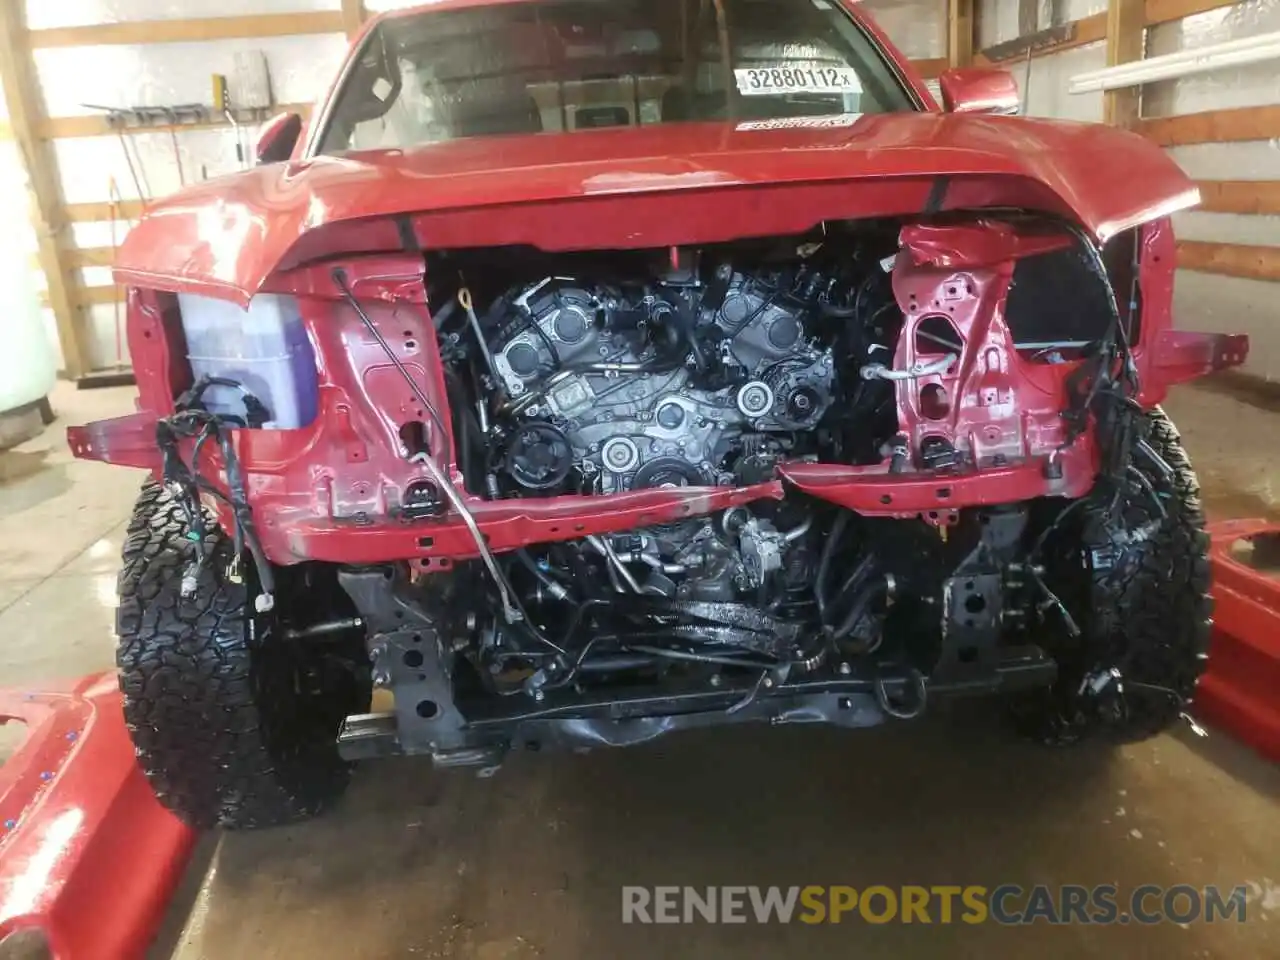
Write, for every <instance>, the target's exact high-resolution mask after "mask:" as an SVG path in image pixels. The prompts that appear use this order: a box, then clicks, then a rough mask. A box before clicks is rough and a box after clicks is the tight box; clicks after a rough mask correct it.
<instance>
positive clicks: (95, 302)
mask: <svg viewBox="0 0 1280 960" xmlns="http://www.w3.org/2000/svg"><path fill="white" fill-rule="evenodd" d="M75 300H76V304H77V305H78V306H80V307H97V306H104V305H106V304H111V303H124V302H125V300H126V296H125V288H124V287H77V288H76V290H75ZM40 306H42V307H48V306H49V296H48V294H47V293H42V294H40Z"/></svg>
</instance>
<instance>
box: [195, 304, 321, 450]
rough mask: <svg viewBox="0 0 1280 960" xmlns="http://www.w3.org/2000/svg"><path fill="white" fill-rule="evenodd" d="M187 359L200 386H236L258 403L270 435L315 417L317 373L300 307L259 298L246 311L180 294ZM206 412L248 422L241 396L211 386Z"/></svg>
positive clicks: (206, 402)
mask: <svg viewBox="0 0 1280 960" xmlns="http://www.w3.org/2000/svg"><path fill="white" fill-rule="evenodd" d="M178 306H179V308H180V309H181V311H182V329H183V331H184V332H185V333H186V335H187V359H188V360H190V361H191V370H192V373H194V374H195V378H196V379H197V380H198V379H200V378H201V377H203V376H210V377H219V378H223V379H227V380H234V381H236V382H237V383H238V384H240V385H241V386H242V387H243V388H244V390H246V391H248V392H249V393H251V394H253V395H254V396H255V397H257V398H258V400H260V401H261V402H262V404H263V405H264V406H265V407H266V408H267V412H268V413H269V414H270V419H269V420H268V421H267V423H266V424H265V429H268V430H293V429H296V428H298V427H305V426H306V425H307V424H309V423H310V422H311V421H312V420H314V419H315V416H316V410H317V405H318V386H317V383H318V375H317V372H316V358H315V352H314V351H313V350H312V349H311V341H310V340H308V339H307V331H306V327H305V326H304V325H303V323H302V314H301V313H300V311H299V309H298V301H297V300H295V299H294V298H293V297H285V296H279V295H276V294H260V295H259V296H256V297H254V298H253V300H252V302H251V303H250V304H249V309H248V310H241V309H240V308H239V307H238V306H237V305H236V304H234V303H229V302H228V301H226V300H215V299H213V298H211V297H200V296H195V295H193V294H181V293H180V294H178ZM204 405H205V408H206V409H207V410H208V411H209V412H210V413H217V414H223V415H227V416H233V417H240V418H242V419H244V418H245V405H244V394H243V393H242V392H241V391H240V390H239V389H237V388H235V387H224V386H212V387H210V388H209V389H208V390H207V391H205V394H204Z"/></svg>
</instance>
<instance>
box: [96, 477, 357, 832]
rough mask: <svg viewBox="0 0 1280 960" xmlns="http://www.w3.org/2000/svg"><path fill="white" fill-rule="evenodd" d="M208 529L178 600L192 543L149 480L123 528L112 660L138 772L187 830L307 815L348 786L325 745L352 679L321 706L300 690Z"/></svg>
mask: <svg viewBox="0 0 1280 960" xmlns="http://www.w3.org/2000/svg"><path fill="white" fill-rule="evenodd" d="M210 526H211V530H212V532H210V533H209V534H208V535H207V537H206V543H205V546H206V549H207V550H208V551H209V553H208V562H207V563H206V564H205V565H204V568H203V570H202V571H201V573H200V576H199V581H198V586H197V590H196V592H195V595H194V596H192V597H190V598H184V597H183V596H182V591H181V581H182V576H183V572H184V569H185V568H186V566H187V564H188V560H189V558H190V556H191V555H192V550H193V549H194V546H193V544H191V543H190V542H189V541H188V540H187V538H186V534H187V523H186V519H185V516H184V514H183V510H182V508H181V506H180V504H179V503H178V502H177V501H176V500H174V498H173V497H172V496H170V494H169V493H168V492H166V491H165V490H164V488H163V487H161V486H160V485H159V484H157V483H155V482H148V483H147V484H145V485H144V486H143V488H142V493H141V496H140V497H139V499H138V502H137V505H136V507H135V508H134V513H133V518H132V520H131V521H130V523H129V528H128V535H127V537H126V539H125V544H124V567H123V569H122V570H121V572H120V577H119V585H118V586H119V595H120V605H119V609H118V611H117V615H116V632H117V635H118V637H119V646H118V648H117V653H116V663H117V665H118V667H119V671H120V673H119V676H120V690H121V692H122V693H123V694H124V715H125V723H126V725H127V727H128V729H129V733H130V735H131V736H132V738H133V743H134V746H135V748H136V751H137V756H138V762H139V764H140V765H141V767H142V769H143V771H144V772H145V773H146V775H147V779H148V780H149V781H150V783H151V786H152V788H153V789H154V790H155V793H156V796H157V797H158V798H159V799H160V802H161V803H163V804H164V805H165V806H166V807H168V808H169V809H170V810H172V811H173V812H174V813H175V814H177V816H178V817H179V818H180V819H181V820H183V821H184V822H186V823H187V824H190V825H191V826H193V827H197V828H201V829H206V828H211V827H215V826H221V827H228V828H255V827H267V826H273V825H276V824H282V823H288V822H292V821H296V820H300V819H304V818H307V817H310V816H313V815H315V814H317V813H319V812H320V811H321V810H322V809H323V808H324V807H325V806H326V805H328V804H330V803H331V802H332V801H334V800H335V799H336V798H337V797H338V796H339V795H340V794H341V793H342V791H343V790H344V788H345V787H346V785H347V780H348V774H349V770H348V767H347V765H346V764H345V763H343V762H342V760H341V759H340V758H339V756H338V752H337V749H336V746H335V742H334V738H335V736H336V734H337V732H338V727H339V725H340V724H341V721H342V718H343V717H344V716H346V715H347V714H348V713H352V712H361V711H363V710H365V709H367V707H368V702H369V701H368V689H367V686H366V685H365V684H363V683H362V682H361V681H360V679H359V678H358V677H356V676H353V677H352V679H351V681H350V682H347V683H345V684H342V685H341V689H340V690H338V691H336V692H330V694H329V695H328V696H327V697H326V698H324V702H318V698H317V697H316V696H315V695H314V694H311V695H304V694H303V693H300V692H299V688H300V685H299V684H298V683H297V682H296V672H295V671H296V664H295V663H292V662H290V659H289V658H290V656H295V655H296V653H297V651H296V650H293V651H291V650H290V649H289V647H288V646H287V645H286V644H285V643H284V642H283V638H282V637H281V636H278V635H277V634H278V633H280V631H276V630H275V629H274V622H275V621H274V617H273V616H272V615H261V614H257V613H255V611H254V595H255V593H256V589H255V587H254V585H253V582H252V577H251V576H246V577H245V579H244V582H236V580H233V579H232V577H231V576H230V575H229V567H230V564H231V561H232V560H233V546H232V543H231V541H230V539H229V538H228V537H227V536H226V535H225V534H223V533H222V532H221V531H219V530H217V528H216V527H214V526H212V525H210ZM245 566H246V567H247V568H248V570H247V571H246V573H251V571H252V564H246V565H245ZM362 698H363V703H361V702H360V701H361V699H362Z"/></svg>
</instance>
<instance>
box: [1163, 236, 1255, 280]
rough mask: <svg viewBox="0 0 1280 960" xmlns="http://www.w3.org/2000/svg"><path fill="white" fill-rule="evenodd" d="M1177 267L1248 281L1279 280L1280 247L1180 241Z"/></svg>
mask: <svg viewBox="0 0 1280 960" xmlns="http://www.w3.org/2000/svg"><path fill="white" fill-rule="evenodd" d="M1178 267H1179V268H1180V269H1183V270H1196V271H1198V272H1200V273H1216V274H1220V275H1221V276H1224V277H1245V278H1247V279H1249V280H1280V247H1251V246H1246V245H1244V244H1239V243H1201V242H1199V241H1196V240H1179V241H1178Z"/></svg>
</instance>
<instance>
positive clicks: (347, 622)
mask: <svg viewBox="0 0 1280 960" xmlns="http://www.w3.org/2000/svg"><path fill="white" fill-rule="evenodd" d="M362 629H364V621H363V620H362V619H360V618H359V617H346V618H343V619H341V620H326V621H324V622H323V623H313V624H312V625H311V626H309V627H301V628H298V629H295V630H288V631H286V632H285V636H286V637H288V638H289V639H290V640H314V639H315V638H316V637H327V636H331V635H333V634H335V633H350V632H352V631H354V630H362Z"/></svg>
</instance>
